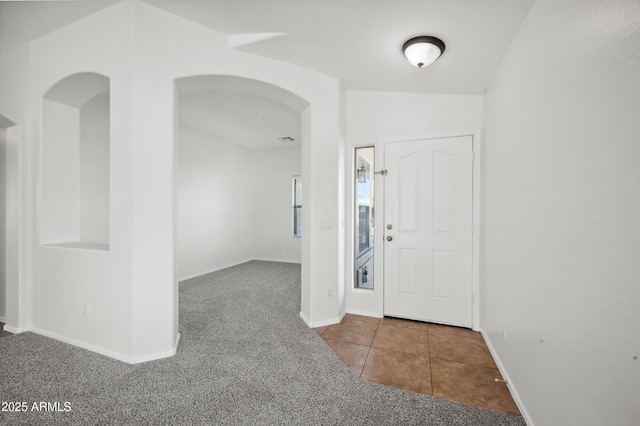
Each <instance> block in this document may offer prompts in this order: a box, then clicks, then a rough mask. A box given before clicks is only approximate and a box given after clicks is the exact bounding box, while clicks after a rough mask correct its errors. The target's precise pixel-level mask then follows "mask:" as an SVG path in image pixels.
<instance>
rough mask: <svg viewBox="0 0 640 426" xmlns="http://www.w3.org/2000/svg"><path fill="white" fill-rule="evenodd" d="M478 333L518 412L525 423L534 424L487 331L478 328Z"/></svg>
mask: <svg viewBox="0 0 640 426" xmlns="http://www.w3.org/2000/svg"><path fill="white" fill-rule="evenodd" d="M480 333H481V334H482V338H483V339H484V341H485V343H486V344H487V347H488V348H489V352H491V356H493V359H494V360H495V362H496V365H497V366H498V370H499V371H500V374H502V378H503V379H504V380H506V381H507V389H509V392H510V393H511V397H512V398H513V400H514V401H515V403H516V405H517V406H518V410H520V414H522V417H523V418H524V421H525V422H526V423H527V425H528V426H534V424H533V420H531V417H530V416H529V413H528V412H527V409H526V408H525V406H524V403H523V402H522V399H521V398H520V395H519V394H518V390H517V389H516V387H515V385H514V383H513V382H512V381H511V379H510V378H509V374H507V370H506V369H505V368H504V365H502V362H501V361H500V358H499V357H498V353H497V352H496V351H495V349H494V348H493V345H492V344H491V340H490V339H489V336H488V335H487V333H485V331H484V330H483V329H482V328H481V329H480Z"/></svg>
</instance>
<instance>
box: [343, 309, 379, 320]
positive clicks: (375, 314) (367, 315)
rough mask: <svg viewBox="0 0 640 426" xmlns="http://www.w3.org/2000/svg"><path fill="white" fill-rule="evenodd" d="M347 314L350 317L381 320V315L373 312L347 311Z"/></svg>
mask: <svg viewBox="0 0 640 426" xmlns="http://www.w3.org/2000/svg"><path fill="white" fill-rule="evenodd" d="M347 313H348V314H352V315H362V316H364V317H373V318H382V315H380V314H379V313H378V312H373V311H360V310H358V309H349V310H347Z"/></svg>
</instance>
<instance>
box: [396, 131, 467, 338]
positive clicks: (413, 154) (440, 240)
mask: <svg viewBox="0 0 640 426" xmlns="http://www.w3.org/2000/svg"><path fill="white" fill-rule="evenodd" d="M472 162H473V139H472V137H471V136H460V137H451V138H441V139H424V140H415V141H403V142H388V143H386V144H385V145H384V164H385V169H386V170H387V175H386V176H385V179H384V198H385V202H384V221H385V222H384V232H385V234H384V314H385V315H389V316H394V317H401V318H409V319H415V320H420V321H428V322H435V323H441V324H450V325H457V326H463V327H471V326H472V310H473V308H472V292H473V291H472V255H473V252H472V229H473V224H472V217H473V216H472V214H473V211H472V205H473V175H472V171H473V170H472V169H473V164H472Z"/></svg>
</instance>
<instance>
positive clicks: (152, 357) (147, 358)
mask: <svg viewBox="0 0 640 426" xmlns="http://www.w3.org/2000/svg"><path fill="white" fill-rule="evenodd" d="M178 343H180V333H178V335H177V336H176V341H175V343H174V346H173V348H172V349H169V350H168V351H164V352H157V353H154V354H150V355H144V356H136V357H130V358H131V360H132V361H131V362H129V364H140V363H143V362H149V361H155V360H157V359H162V358H170V357H172V356H174V355H175V354H176V352H177V350H178ZM125 362H128V361H125Z"/></svg>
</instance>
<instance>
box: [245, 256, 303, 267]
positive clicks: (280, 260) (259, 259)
mask: <svg viewBox="0 0 640 426" xmlns="http://www.w3.org/2000/svg"><path fill="white" fill-rule="evenodd" d="M252 260H257V261H260V262H277V263H296V264H298V265H301V264H302V262H301V261H299V260H283V259H265V258H261V257H256V258H254V259H252Z"/></svg>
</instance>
